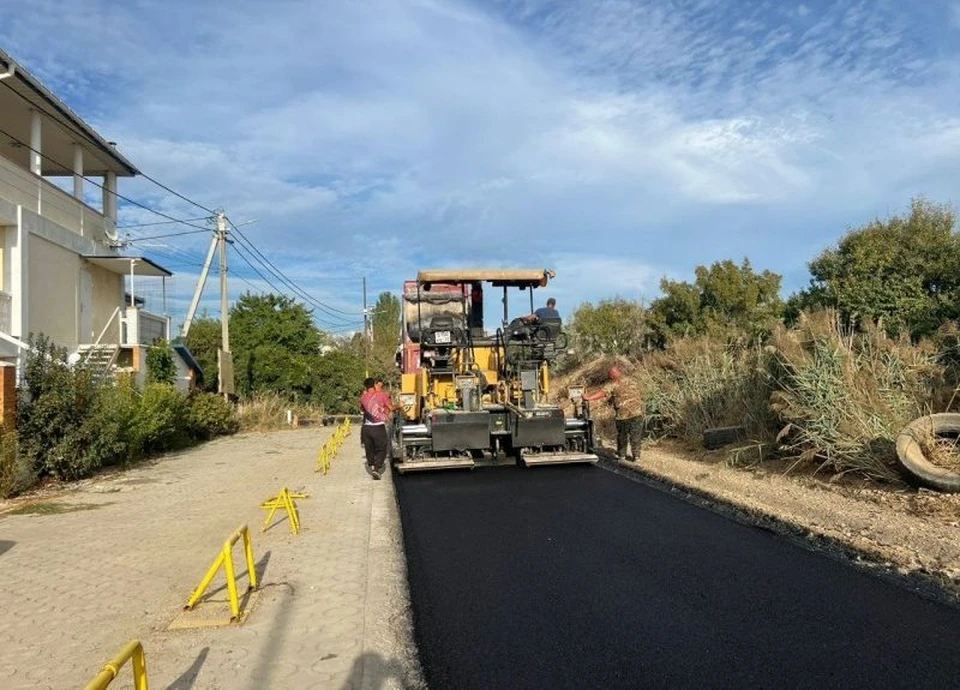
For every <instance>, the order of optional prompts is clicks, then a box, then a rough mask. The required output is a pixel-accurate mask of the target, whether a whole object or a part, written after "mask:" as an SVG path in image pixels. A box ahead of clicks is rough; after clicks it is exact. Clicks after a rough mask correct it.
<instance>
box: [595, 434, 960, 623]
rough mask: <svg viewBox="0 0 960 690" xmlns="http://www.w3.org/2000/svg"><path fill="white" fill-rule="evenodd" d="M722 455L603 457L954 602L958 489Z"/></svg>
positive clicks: (959, 582)
mask: <svg viewBox="0 0 960 690" xmlns="http://www.w3.org/2000/svg"><path fill="white" fill-rule="evenodd" d="M605 445H606V447H607V448H609V447H610V444H609V443H607V444H605ZM728 456H729V454H728V453H727V452H725V451H724V450H718V451H712V452H708V451H703V450H696V449H691V448H689V447H685V446H684V445H681V444H678V443H675V442H669V441H661V442H659V443H657V444H654V445H651V446H649V447H646V448H644V450H643V452H642V455H641V459H640V462H639V463H633V462H621V463H617V462H616V460H615V459H613V457H612V455H611V456H605V459H608V460H609V461H610V463H611V465H614V466H615V467H616V469H617V470H618V471H627V472H631V471H632V472H631V474H634V473H639V474H640V475H642V476H644V477H647V478H650V479H654V480H657V481H662V482H666V484H667V486H670V487H672V488H671V490H672V491H675V492H677V491H679V492H683V493H685V494H686V495H687V496H688V497H689V498H690V499H692V500H695V501H697V502H700V503H704V504H708V505H709V506H710V507H711V508H714V509H720V510H722V511H724V512H727V513H729V514H731V517H735V518H738V519H744V520H746V521H749V522H752V523H754V524H761V525H763V526H765V527H768V528H769V529H772V530H774V531H776V532H778V533H780V534H783V535H784V536H788V537H791V538H794V539H796V540H800V541H803V542H804V543H805V544H807V545H809V546H813V547H814V548H818V549H822V550H824V551H827V552H829V553H830V554H831V555H834V556H837V557H839V558H843V559H846V560H849V561H852V562H854V563H856V564H857V565H860V566H863V567H865V568H869V569H872V570H874V571H877V572H879V573H880V574H882V575H886V576H891V577H895V578H896V579H898V580H900V581H901V582H904V581H905V582H906V583H907V584H908V586H911V587H912V588H914V589H915V590H916V591H918V592H919V593H922V594H924V595H927V596H931V597H933V598H936V599H939V600H943V601H946V602H948V603H952V604H960V494H942V493H936V492H932V491H928V490H926V489H919V490H917V489H915V488H912V487H908V486H906V485H903V486H892V487H891V486H881V485H878V484H875V483H871V482H867V481H858V480H850V479H846V478H839V477H831V476H829V475H824V476H811V475H810V474H809V473H807V472H804V473H801V472H799V471H791V467H790V464H789V463H781V464H779V465H778V464H770V463H764V465H763V466H756V467H753V468H750V467H747V468H744V467H736V466H733V465H732V464H731V463H730V462H728V460H727V458H728Z"/></svg>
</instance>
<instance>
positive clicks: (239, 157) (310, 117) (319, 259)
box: [0, 0, 960, 303]
mask: <svg viewBox="0 0 960 690" xmlns="http://www.w3.org/2000/svg"><path fill="white" fill-rule="evenodd" d="M951 7H955V5H951ZM8 17H13V19H8ZM924 21H928V20H923V19H921V18H920V17H919V16H917V15H916V13H911V12H910V11H909V9H908V8H905V7H904V8H898V7H896V6H895V5H893V4H887V5H883V6H874V4H871V3H865V2H860V3H854V4H849V3H841V2H839V1H837V2H828V3H824V4H821V5H817V7H816V10H815V11H814V10H813V8H812V6H807V5H799V6H797V7H793V8H782V7H781V6H779V5H777V4H776V3H764V4H760V5H756V6H751V7H745V6H744V5H743V4H741V3H733V2H731V1H727V2H719V1H718V0H704V1H701V2H689V3H682V4H677V5H676V6H671V7H670V8H667V7H666V6H665V5H663V4H662V3H656V2H652V1H649V2H647V1H641V0H637V1H634V2H626V1H624V0H597V1H596V2H591V3H560V2H549V1H547V0H503V1H501V2H493V3H489V4H488V3H483V4H481V3H469V2H460V1H456V0H374V1H372V2H369V3H314V2H309V1H308V0H282V1H278V2H274V3H260V2H254V1H253V0H239V1H238V2H235V3H231V4H227V5H224V4H218V6H217V7H213V6H212V5H210V6H205V5H203V4H200V5H197V4H196V3H186V2H182V1H180V2H174V3H170V4H169V5H168V6H164V7H163V8H162V9H161V8H158V7H156V6H153V5H151V4H149V3H143V2H140V3H107V2H106V1H105V0H87V1H86V2H83V3H74V2H69V1H68V0H30V2H27V0H19V1H17V2H14V3H13V9H12V10H11V11H9V12H7V13H6V14H5V21H4V24H3V25H2V26H0V42H3V43H4V44H5V45H7V46H8V47H9V49H10V50H11V51H12V52H13V53H14V54H15V55H17V56H18V57H20V58H22V59H23V60H24V61H25V62H26V63H27V64H28V66H29V67H31V68H32V69H35V70H36V71H37V72H38V74H40V75H41V76H42V77H43V78H44V79H45V80H46V81H48V82H49V83H50V85H51V86H52V87H53V88H54V89H55V90H56V91H57V92H59V93H62V94H63V95H64V97H65V98H66V99H67V100H68V101H69V102H70V103H71V104H74V105H75V107H76V109H77V110H79V111H80V112H81V113H82V114H83V115H84V116H86V117H88V118H89V119H90V120H91V121H92V122H93V123H94V124H96V125H97V126H98V127H100V128H101V129H102V130H103V132H104V134H105V135H106V136H108V137H109V138H110V139H115V140H118V141H119V142H120V148H121V150H123V151H124V152H125V153H127V154H128V155H129V156H130V157H131V158H132V159H133V160H134V161H135V162H136V163H138V164H139V165H140V166H141V167H142V168H143V169H144V170H145V171H147V172H148V173H149V174H151V175H153V176H155V177H157V178H159V179H160V180H162V181H164V182H166V183H167V184H170V185H172V186H173V187H174V188H176V189H179V190H181V191H183V192H185V193H187V194H188V195H189V196H191V197H195V198H197V199H198V200H200V201H202V202H203V203H204V204H205V205H209V206H211V207H217V206H223V207H225V208H226V209H227V211H228V213H229V214H230V216H231V218H232V219H234V220H235V221H240V220H246V219H249V218H258V219H259V220H258V223H257V224H256V225H253V226H250V227H249V228H247V229H246V232H247V234H248V236H249V237H251V239H253V240H254V241H255V242H256V243H257V245H258V246H260V247H261V248H262V249H263V250H264V251H266V252H267V253H268V254H269V256H270V257H271V259H272V260H274V261H275V262H279V263H280V264H281V265H282V266H284V267H285V268H286V269H288V270H289V272H290V274H291V275H292V276H295V277H296V279H297V280H298V282H301V281H302V283H303V284H304V285H308V284H309V286H310V289H311V291H313V290H316V291H317V294H318V295H321V294H322V295H323V299H324V300H326V299H331V300H335V299H337V295H338V292H339V291H340V289H341V286H340V284H339V283H337V282H336V280H337V278H338V277H340V276H342V275H343V274H344V273H349V274H350V276H351V277H350V280H354V281H355V280H356V279H358V278H359V277H360V276H361V275H364V274H366V275H368V276H370V277H371V281H376V283H377V284H376V288H375V289H377V290H380V289H393V290H396V289H398V288H399V285H400V282H401V281H402V279H403V278H406V277H409V276H410V275H412V274H413V272H415V270H416V269H417V268H418V267H420V266H421V265H424V264H431V265H444V264H447V265H458V264H460V263H464V262H466V263H469V264H476V263H478V262H485V263H488V264H493V265H504V264H514V265H527V264H528V263H529V260H530V258H531V257H532V258H533V259H535V263H537V264H539V263H541V262H542V261H543V260H544V258H543V257H546V258H547V259H550V258H551V257H553V259H555V260H556V261H557V262H558V267H559V266H566V267H567V268H564V269H563V272H562V274H561V275H562V276H564V278H563V281H564V282H563V284H561V283H559V282H558V284H557V286H558V289H563V290H570V292H568V293H565V297H564V299H565V300H566V301H571V300H575V301H579V300H580V299H584V298H594V297H601V296H603V295H605V294H609V293H613V292H617V291H620V290H623V291H629V290H634V291H635V292H636V291H640V292H642V293H643V294H645V295H647V296H648V297H652V296H654V295H653V293H654V292H655V291H656V289H657V281H658V279H659V275H660V273H661V272H675V273H680V274H683V275H687V274H689V273H691V271H692V268H693V265H694V264H696V263H709V262H710V261H713V260H719V259H723V258H728V257H741V256H743V255H744V254H748V255H750V257H751V258H752V259H753V260H754V264H755V265H756V266H758V267H761V268H765V267H768V266H769V267H771V268H773V269H775V270H782V271H796V270H797V268H798V267H802V265H803V263H804V262H805V261H806V260H807V259H809V258H810V257H809V256H807V255H805V254H804V252H807V251H808V247H809V246H810V243H811V242H812V241H814V240H815V239H816V240H819V239H820V238H829V237H832V236H835V235H836V234H838V233H840V232H842V231H843V230H844V229H845V228H846V227H847V226H848V225H850V224H853V223H857V222H863V221H865V220H868V219H869V218H870V217H872V216H873V215H874V213H875V212H877V211H878V210H879V211H881V212H882V211H884V210H885V209H886V208H887V207H888V206H890V205H893V207H894V208H897V207H902V205H903V204H905V202H906V201H907V200H908V199H909V197H910V196H911V195H913V194H917V193H921V192H925V193H927V194H928V195H930V196H932V197H934V198H936V197H937V196H938V195H942V194H946V193H947V192H948V191H949V190H950V180H951V179H955V178H956V176H957V174H958V173H960V157H958V155H957V154H956V153H955V151H957V150H958V147H957V144H958V143H960V141H958V132H960V127H958V124H957V121H956V120H955V105H954V101H953V98H952V96H951V95H950V94H952V93H955V92H956V86H957V84H958V82H960V78H958V76H960V75H958V74H957V71H956V69H955V68H951V67H950V65H951V64H952V62H951V61H952V60H954V59H955V53H956V49H955V48H954V47H953V46H952V44H949V43H948V42H940V43H938V42H937V40H940V39H935V38H931V36H932V34H931V33H930V32H929V31H926V30H927V29H929V28H930V27H929V26H928V25H927V24H923V23H922V22H924ZM918 35H922V36H924V37H925V38H924V41H920V40H918V39H917V36H918ZM124 190H128V191H129V193H130V194H131V195H132V196H134V197H135V198H138V199H142V200H145V201H148V202H149V203H151V204H153V205H155V206H157V207H158V208H161V209H162V210H164V211H165V212H168V213H171V214H175V215H178V216H181V217H193V216H196V215H197V214H198V213H200V214H202V212H199V211H198V210H197V209H196V208H191V207H189V206H188V205H185V204H183V203H182V202H180V201H179V200H177V199H175V198H171V197H169V195H165V194H163V193H162V192H160V191H159V190H157V189H156V188H155V187H152V185H150V184H148V183H146V182H134V183H132V184H127V185H125V186H124ZM134 220H139V221H140V222H146V216H145V214H143V213H139V212H131V213H130V214H129V222H134ZM169 242H170V243H171V244H173V245H174V246H175V247H177V249H178V251H185V252H187V253H188V254H189V255H190V256H191V257H193V259H194V261H197V260H200V259H202V254H203V251H204V248H205V242H206V237H204V236H197V237H193V236H190V237H185V238H182V239H181V238H178V239H176V240H170V241H169ZM585 257H586V258H585ZM181 258H183V257H182V256H181ZM650 266H657V267H661V268H658V269H657V270H656V271H654V270H653V269H651V268H649V267H650ZM573 275H577V276H582V278H581V277H578V278H577V280H576V281H575V282H576V287H575V288H571V287H568V286H567V283H566V281H567V280H571V279H572V276H573ZM567 276H570V278H568V277H567ZM638 286H639V287H638ZM637 294H639V293H637ZM338 303H339V302H338Z"/></svg>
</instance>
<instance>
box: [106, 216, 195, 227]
mask: <svg viewBox="0 0 960 690" xmlns="http://www.w3.org/2000/svg"><path fill="white" fill-rule="evenodd" d="M209 218H210V216H204V217H202V218H186V219H185V221H186V222H187V223H193V222H197V223H199V222H200V221H201V220H209ZM180 222H182V221H179V220H158V221H157V222H156V223H136V224H135V225H118V226H117V230H131V229H133V228H149V227H153V226H155V225H173V224H174V223H180Z"/></svg>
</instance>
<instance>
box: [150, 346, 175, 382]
mask: <svg viewBox="0 0 960 690" xmlns="http://www.w3.org/2000/svg"><path fill="white" fill-rule="evenodd" d="M174 357H175V355H174V353H173V348H172V347H170V343H168V342H167V341H165V340H161V341H158V342H157V343H156V344H155V345H154V346H153V347H151V348H149V349H148V350H147V382H148V383H166V384H170V385H173V384H174V383H175V382H176V380H177V365H176V362H175V361H174Z"/></svg>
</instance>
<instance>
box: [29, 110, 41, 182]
mask: <svg viewBox="0 0 960 690" xmlns="http://www.w3.org/2000/svg"><path fill="white" fill-rule="evenodd" d="M30 149H31V151H30V172H32V173H33V174H34V175H41V174H43V158H42V157H41V155H40V154H41V152H42V151H43V122H42V120H41V119H40V112H39V111H37V110H31V111H30Z"/></svg>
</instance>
